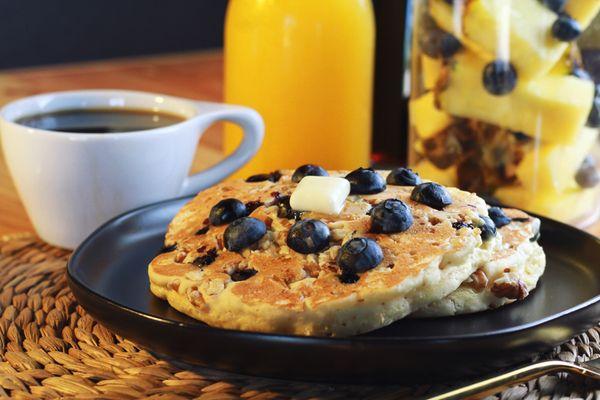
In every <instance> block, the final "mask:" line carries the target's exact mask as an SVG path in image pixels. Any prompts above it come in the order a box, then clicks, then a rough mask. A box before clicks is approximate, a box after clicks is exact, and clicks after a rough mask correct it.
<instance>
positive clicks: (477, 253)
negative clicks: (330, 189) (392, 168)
mask: <svg viewBox="0 0 600 400" xmlns="http://www.w3.org/2000/svg"><path fill="white" fill-rule="evenodd" d="M292 172H293V171H281V173H280V174H279V173H277V174H271V175H270V176H269V179H266V180H263V181H259V182H246V181H244V180H232V181H228V182H225V183H221V184H219V185H217V186H214V187H212V188H210V189H207V190H206V191H203V192H201V193H200V194H198V196H196V197H195V198H194V199H193V200H192V201H190V202H189V203H188V204H186V205H185V206H184V207H183V208H182V209H181V210H180V212H179V213H178V214H177V215H176V216H175V218H174V219H173V221H172V222H171V224H170V225H169V229H168V232H167V234H166V238H165V249H164V250H163V252H161V253H160V254H159V255H158V256H157V257H156V258H155V259H154V260H153V261H152V262H151V263H150V265H149V266H148V274H149V278H150V288H151V290H152V293H154V295H156V296H158V297H160V298H162V299H166V300H167V301H168V302H169V304H170V305H171V306H172V307H174V308H175V309H177V310H179V311H180V312H182V313H184V314H187V315H189V316H191V317H193V318H195V319H198V320H201V321H204V322H206V323H207V324H209V325H211V326H215V327H221V328H228V329H239V330H250V331H259V332H275V333H288V334H298V335H315V336H348V335H354V334H359V333H364V332H368V331H371V330H374V329H377V328H380V327H383V326H386V325H389V324H391V323H392V322H394V321H397V320H399V319H401V318H404V317H407V316H410V315H412V316H413V317H432V316H449V315H456V314H462V313H472V312H478V311H483V310H487V309H491V308H497V307H500V306H503V305H505V304H508V303H511V302H514V301H517V300H522V299H524V298H525V297H526V296H527V295H528V294H529V293H530V292H531V291H532V290H533V289H534V288H535V287H536V284H537V281H538V279H539V277H540V276H541V275H542V274H543V272H544V267H545V255H544V252H543V250H542V248H541V247H540V246H539V245H538V243H537V238H538V237H539V220H538V219H536V218H533V217H531V216H529V215H527V214H526V213H524V212H522V211H518V210H514V209H505V210H504V212H505V213H506V215H507V216H508V217H510V219H511V222H510V223H508V224H507V225H505V226H502V227H500V228H498V229H497V232H496V234H495V235H494V236H493V237H491V238H487V239H486V240H483V239H482V231H481V229H480V228H478V227H477V226H481V218H482V216H487V215H488V206H487V205H486V203H485V201H484V200H483V199H481V198H480V197H478V196H477V195H475V194H473V193H468V192H465V191H461V190H459V189H455V188H446V190H447V191H448V193H449V194H450V195H451V196H452V204H450V205H448V206H446V207H444V208H443V209H441V210H438V209H434V208H431V207H429V206H427V205H425V204H422V203H419V202H416V201H413V200H411V192H412V190H413V187H410V186H392V185H388V186H387V188H386V189H385V190H384V191H383V192H380V193H377V194H368V195H355V194H351V195H350V196H348V198H347V199H346V202H345V205H344V208H343V210H342V212H341V213H340V214H339V215H329V214H320V213H316V212H309V211H306V212H303V213H301V214H300V213H294V216H293V217H291V216H290V215H282V212H281V205H280V203H281V202H279V201H278V200H279V199H281V198H284V197H285V196H289V195H291V194H292V192H293V191H294V189H295V187H296V185H297V184H296V183H294V182H293V181H292V179H291V175H292ZM378 172H379V173H380V174H381V175H382V176H383V177H384V178H385V177H386V175H387V174H388V173H389V172H388V171H378ZM329 174H330V175H331V176H340V177H343V176H345V175H346V172H345V171H330V172H329ZM228 198H235V199H238V200H240V201H242V202H244V203H246V206H247V207H248V209H249V216H251V217H253V218H256V219H258V220H261V221H262V222H264V224H265V225H266V227H267V233H266V234H265V235H264V236H263V237H262V239H260V240H259V241H258V242H257V243H255V244H254V245H253V246H251V247H248V248H245V249H243V250H240V251H229V250H227V249H226V246H225V245H224V239H223V235H224V232H225V230H226V228H227V225H221V226H214V225H211V224H210V222H209V214H210V211H211V208H212V207H213V206H214V205H215V204H217V203H218V202H219V201H221V200H224V199H228ZM386 199H399V200H402V201H403V202H404V203H406V204H407V205H408V206H409V207H410V210H411V212H412V216H413V219H414V222H413V224H412V226H411V227H410V228H409V229H408V230H406V231H404V232H401V233H391V234H389V233H372V232H371V229H370V227H371V217H370V215H369V210H371V208H372V207H373V206H375V205H377V204H379V203H380V202H382V201H384V200H386ZM283 214H285V213H283ZM294 218H296V219H298V218H301V219H317V220H320V221H323V222H324V223H326V224H327V226H328V228H329V230H330V232H331V237H330V245H329V247H328V248H327V249H325V250H323V251H321V252H318V253H316V254H301V253H298V252H296V251H294V250H292V249H291V248H290V247H288V246H287V244H286V237H287V233H288V231H289V229H290V228H291V227H292V225H293V224H294V223H295V222H296V221H295V219H294ZM354 237H365V238H370V239H373V240H375V241H376V242H377V244H378V245H379V246H380V247H381V249H382V251H383V256H384V257H383V261H382V262H380V263H379V264H378V265H377V266H376V267H375V268H373V269H370V270H368V271H366V272H364V273H362V274H360V279H358V280H357V281H356V282H351V283H348V282H344V280H343V279H340V276H341V271H340V267H339V266H338V265H337V262H336V261H337V255H338V252H339V249H340V246H342V245H343V244H344V243H346V242H347V241H348V240H350V239H352V238H354ZM248 271H252V273H244V272H248ZM240 276H241V277H242V279H240V278H239V277H240ZM236 278H237V279H236Z"/></svg>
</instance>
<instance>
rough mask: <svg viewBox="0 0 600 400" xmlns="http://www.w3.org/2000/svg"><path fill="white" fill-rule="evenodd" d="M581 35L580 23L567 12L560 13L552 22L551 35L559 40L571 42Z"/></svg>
mask: <svg viewBox="0 0 600 400" xmlns="http://www.w3.org/2000/svg"><path fill="white" fill-rule="evenodd" d="M579 35H581V25H579V22H577V21H575V20H574V19H573V18H571V17H570V16H568V15H567V14H562V15H560V16H559V17H558V18H557V19H556V21H554V23H553V24H552V36H554V38H556V39H557V40H560V41H561V42H572V41H573V40H575V39H577V38H578V37H579Z"/></svg>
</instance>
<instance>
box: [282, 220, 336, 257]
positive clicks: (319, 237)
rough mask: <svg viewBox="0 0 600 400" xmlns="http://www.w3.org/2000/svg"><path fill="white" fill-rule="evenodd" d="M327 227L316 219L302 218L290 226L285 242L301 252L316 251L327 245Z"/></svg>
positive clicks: (328, 234) (323, 248)
mask: <svg viewBox="0 0 600 400" xmlns="http://www.w3.org/2000/svg"><path fill="white" fill-rule="evenodd" d="M329 236H330V232H329V228H328V227H327V225H326V224H325V223H324V222H321V221H319V220H316V219H304V220H300V221H298V222H296V223H295V224H294V226H292V227H291V228H290V231H289V232H288V235H287V240H286V243H287V245H288V246H289V247H290V248H291V249H292V250H294V251H297V252H298V253H302V254H311V253H318V252H320V251H322V250H325V249H326V248H327V247H328V246H329Z"/></svg>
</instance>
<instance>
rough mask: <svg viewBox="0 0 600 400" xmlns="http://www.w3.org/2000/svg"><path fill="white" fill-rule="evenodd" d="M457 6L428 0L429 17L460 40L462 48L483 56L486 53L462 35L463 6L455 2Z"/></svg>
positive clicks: (437, 0) (441, 1)
mask: <svg viewBox="0 0 600 400" xmlns="http://www.w3.org/2000/svg"><path fill="white" fill-rule="evenodd" d="M457 5H459V6H461V8H453V7H452V6H451V5H449V4H448V3H446V2H445V1H444V0H430V1H429V15H431V17H432V18H433V20H434V21H435V22H436V24H438V26H439V27H440V28H441V29H443V30H445V31H446V32H450V33H452V34H453V35H454V36H455V37H456V38H457V39H458V40H460V42H461V43H462V44H463V46H465V47H466V48H468V49H469V50H471V51H473V52H475V53H482V54H483V55H484V56H485V54H486V52H485V51H484V49H482V48H481V46H479V45H478V44H477V43H475V42H474V41H472V40H471V39H469V38H468V37H466V36H465V35H464V34H463V26H462V12H463V10H462V7H464V5H463V4H462V3H461V2H457Z"/></svg>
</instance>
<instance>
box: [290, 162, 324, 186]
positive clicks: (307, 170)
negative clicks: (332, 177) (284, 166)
mask: <svg viewBox="0 0 600 400" xmlns="http://www.w3.org/2000/svg"><path fill="white" fill-rule="evenodd" d="M305 176H329V174H328V173H327V171H325V170H324V169H323V168H322V167H319V166H318V165H313V164H305V165H303V166H301V167H298V168H297V169H296V170H295V171H294V175H292V182H296V183H298V182H300V181H301V180H302V178H304V177H305Z"/></svg>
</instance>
